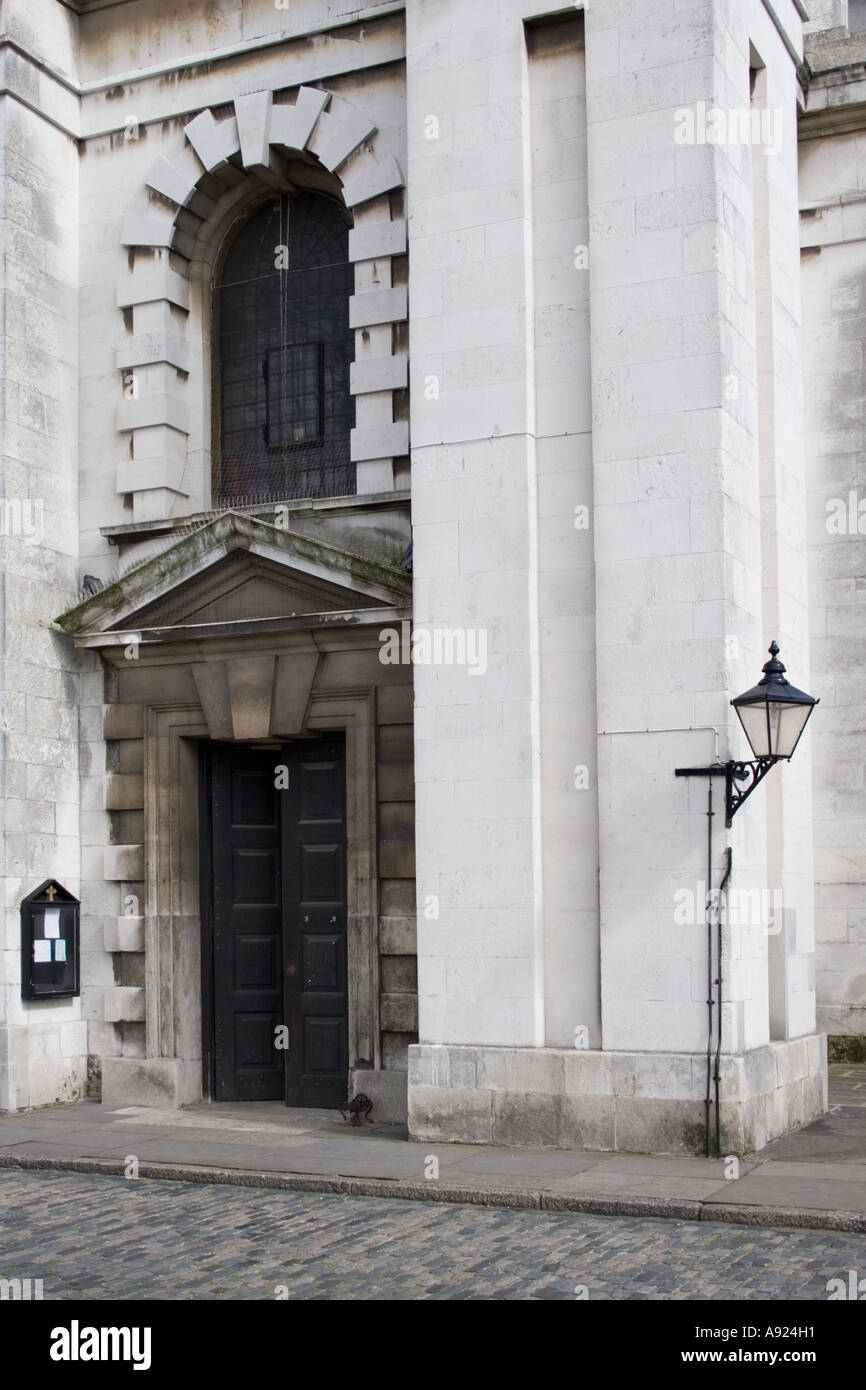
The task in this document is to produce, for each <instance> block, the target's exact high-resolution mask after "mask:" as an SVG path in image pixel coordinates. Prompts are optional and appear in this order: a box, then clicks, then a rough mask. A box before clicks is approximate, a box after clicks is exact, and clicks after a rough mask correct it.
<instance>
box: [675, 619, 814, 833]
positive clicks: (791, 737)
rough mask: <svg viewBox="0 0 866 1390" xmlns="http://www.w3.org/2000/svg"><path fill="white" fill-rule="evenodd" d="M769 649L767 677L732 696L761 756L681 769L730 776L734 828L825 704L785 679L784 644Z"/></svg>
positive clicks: (728, 815)
mask: <svg viewBox="0 0 866 1390" xmlns="http://www.w3.org/2000/svg"><path fill="white" fill-rule="evenodd" d="M769 651H770V660H769V661H768V662H766V663H765V665H764V667H763V672H764V675H763V679H762V680H760V681H758V684H757V685H755V686H752V689H751V690H747V691H746V692H745V694H744V695H738V696H737V698H736V699H735V700H732V701H731V704H732V705H733V707H734V709H735V710H736V711H737V716H738V718H739V721H740V723H741V724H742V726H743V732H744V733H745V735H746V738H747V739H748V740H749V744H750V746H751V749H752V752H753V753H754V755H755V759H754V761H753V762H743V761H740V760H737V759H732V760H731V761H730V762H727V763H713V764H712V765H711V766H710V767H678V768H677V769H676V775H677V777H721V776H724V778H725V825H726V826H728V828H730V825H731V822H732V821H733V819H734V816H735V815H736V813H737V811H738V810H739V809H740V807H741V806H742V804H743V802H744V801H745V800H746V797H747V796H750V795H751V793H752V792H753V791H754V790H755V787H756V786H757V785H758V783H759V782H760V781H762V780H763V778H764V777H766V775H767V773H768V772H769V771H770V768H771V767H774V766H775V764H776V763H779V762H782V760H783V759H787V760H788V761H790V759H791V757H792V756H793V753H794V749H795V748H796V747H797V744H798V743H799V742H800V737H801V735H802V733H803V730H804V729H805V727H806V724H807V723H808V720H809V716H810V715H811V713H812V710H813V709H814V708H815V706H816V705H817V704H818V703H819V701H818V700H816V699H814V698H813V696H811V695H806V694H805V692H804V691H802V690H798V689H797V688H796V686H793V685H791V684H790V683H789V681H787V680H786V679H785V667H784V666H783V665H782V663H781V661H779V660H778V655H779V648H778V645H777V644H776V643H775V642H771V643H770V648H769ZM738 783H739V784H740V785H738Z"/></svg>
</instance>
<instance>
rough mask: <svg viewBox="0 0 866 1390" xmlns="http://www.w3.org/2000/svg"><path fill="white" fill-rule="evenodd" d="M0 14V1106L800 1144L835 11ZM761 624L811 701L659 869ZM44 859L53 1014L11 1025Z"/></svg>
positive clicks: (830, 956)
mask: <svg viewBox="0 0 866 1390" xmlns="http://www.w3.org/2000/svg"><path fill="white" fill-rule="evenodd" d="M2 16H3V22H2V26H0V32H2V35H3V37H2V40H0V47H2V51H3V70H4V82H3V86H2V92H0V102H2V113H3V136H2V141H3V150H4V162H3V165H2V173H0V180H2V217H3V224H2V237H3V252H4V259H3V282H2V286H0V290H2V296H3V317H2V330H0V339H2V374H3V382H4V396H3V403H2V411H3V431H2V441H0V447H2V470H3V471H2V478H3V490H2V503H3V517H2V521H3V525H2V533H0V549H2V583H3V589H2V596H3V597H2V647H0V689H2V701H3V703H2V723H0V742H2V748H3V762H2V768H3V781H2V787H0V817H2V830H3V846H2V853H3V868H2V874H3V882H4V893H5V901H4V937H3V949H2V953H0V1109H7V1110H16V1109H20V1108H27V1107H31V1106H41V1105H49V1104H52V1103H54V1102H57V1101H75V1100H80V1099H83V1098H85V1097H89V1098H91V1099H101V1100H102V1101H103V1103H105V1104H108V1105H111V1106H162V1107H165V1106H177V1105H183V1104H188V1103H192V1102H195V1101H199V1100H201V1099H212V1100H222V1101H252V1100H274V1101H278V1102H279V1101H283V1102H287V1103H289V1104H293V1105H311V1106H329V1107H334V1106H336V1105H339V1104H340V1103H341V1102H345V1100H346V1098H347V1096H348V1095H351V1094H354V1093H356V1092H358V1091H363V1092H364V1093H365V1094H367V1095H368V1096H369V1097H370V1098H371V1099H372V1101H373V1104H374V1118H376V1119H380V1120H395V1121H402V1120H408V1124H409V1130H410V1134H411V1135H412V1136H413V1137H415V1138H417V1139H420V1140H424V1141H430V1142H433V1141H436V1140H463V1141H468V1142H477V1143H484V1142H499V1143H508V1144H510V1143H514V1144H550V1145H569V1146H585V1147H590V1148H602V1149H638V1150H650V1151H651V1150H658V1151H666V1152H694V1151H702V1146H703V1144H704V1136H705V1130H706V1132H708V1131H709V1127H710V1121H711V1117H712V1116H713V1107H714V1105H715V1106H716V1107H717V1113H716V1115H715V1119H716V1121H717V1123H718V1128H719V1134H720V1142H721V1143H722V1144H723V1145H724V1146H725V1147H724V1148H723V1150H722V1151H723V1152H734V1151H736V1152H742V1151H745V1150H747V1149H749V1148H753V1147H756V1146H758V1145H761V1144H763V1143H765V1142H766V1141H767V1140H769V1139H770V1138H772V1137H774V1136H776V1135H778V1134H781V1133H784V1132H785V1131H786V1130H788V1129H790V1128H792V1127H794V1126H796V1125H799V1124H802V1123H804V1122H805V1121H807V1120H809V1119H811V1118H813V1117H814V1116H816V1115H818V1114H820V1113H822V1111H823V1110H824V1109H825V1108H826V1057H827V1041H826V1038H827V1035H829V1036H830V1038H831V1046H832V1047H833V1048H835V1050H836V1052H835V1055H839V1056H845V1055H847V1056H851V1057H854V1056H856V1055H858V1049H862V1048H863V1047H866V889H864V868H866V860H864V853H866V852H864V844H866V834H864V831H866V801H864V782H863V774H864V765H866V727H864V715H863V708H864V695H866V676H864V657H866V633H864V624H863V603H864V595H866V581H864V578H863V575H864V572H866V571H864V567H866V539H864V537H866V479H864V469H863V461H864V457H866V450H864V444H863V435H862V431H863V422H864V406H866V385H864V377H863V343H864V340H866V310H864V304H866V241H864V237H866V232H864V229H863V227H864V225H866V224H863V225H861V223H862V217H861V209H862V208H863V206H866V204H864V201H863V199H864V195H863V193H862V185H863V183H864V182H866V169H864V165H863V153H862V139H861V138H860V137H861V131H862V129H863V126H864V123H866V117H864V113H866V98H864V79H863V74H864V71H866V33H863V32H861V25H860V14H859V10H858V9H857V7H856V6H855V5H854V3H853V0H852V3H851V5H850V14H849V6H848V5H847V4H846V0H820V3H813V4H812V6H811V8H809V9H808V13H807V8H806V7H804V5H803V4H801V3H800V0H782V3H781V4H779V5H776V6H774V7H771V6H770V5H768V4H764V3H761V0H724V3H723V0H702V3H698V4H695V5H693V6H690V7H688V8H681V7H678V6H677V5H675V4H674V2H673V0H661V3H653V4H652V5H650V4H640V3H638V4H635V3H634V0H587V5H586V8H585V11H584V10H583V9H581V8H578V7H575V6H562V7H557V6H555V5H553V6H551V3H550V0H479V3H477V4H475V5H467V4H463V3H458V2H457V0H441V2H440V0H437V3H433V2H432V0H371V3H368V4H360V5H359V4H358V3H356V0H338V2H337V3H335V4H329V5H327V6H326V5H323V4H321V3H319V0H296V2H295V0H293V3H292V4H291V5H289V4H280V3H278V2H277V3H272V0H216V3H207V4H205V3H204V2H203V0H201V3H199V0H195V2H194V3H190V4H189V5H186V6H184V7H180V8H179V7H177V6H171V5H169V4H167V3H165V0H121V3H110V4H109V3H103V0H69V3H62V2H61V0H2ZM863 21H864V22H863V25H862V30H863V31H866V15H864V16H863ZM858 489H859V492H858ZM771 639H775V640H777V641H778V643H779V645H780V647H781V655H782V659H783V661H784V662H785V663H786V665H787V667H788V672H789V675H790V678H791V680H792V682H793V683H794V684H795V685H797V686H800V687H802V688H804V689H806V690H809V691H811V692H812V693H813V694H814V695H816V696H818V697H820V701H821V703H820V706H819V707H818V710H817V712H816V713H815V715H814V717H813V718H812V719H811V720H810V723H809V727H808V730H807V732H806V733H805V735H804V737H803V739H802V740H801V743H800V745H799V746H798V748H797V752H796V756H795V757H794V758H793V760H792V761H791V762H790V763H785V764H783V765H782V766H781V767H780V768H776V769H775V770H774V771H773V772H772V774H771V775H770V776H769V777H768V778H767V780H766V781H765V782H763V783H762V785H761V787H760V789H759V790H757V791H756V794H755V796H754V797H752V798H751V799H750V800H749V802H748V806H747V807H743V808H742V810H741V811H740V813H739V814H738V816H737V818H736V820H733V821H732V824H731V826H730V827H729V828H725V825H724V814H723V811H724V806H723V804H720V799H719V798H720V796H722V793H721V789H720V787H719V786H718V785H717V786H716V787H715V788H714V792H715V796H716V803H715V812H714V815H713V817H712V819H711V820H710V822H709V823H710V825H711V826H712V827H713V830H712V839H711V843H710V846H709V858H708V850H707V825H708V818H707V812H708V809H709V807H708V802H707V798H708V790H709V788H710V786H711V784H712V781H713V780H714V779H712V778H708V777H707V778H694V779H678V778H676V777H675V776H674V771H675V769H676V768H678V767H683V766H691V767H696V766H699V765H700V766H706V765H708V764H711V763H715V762H717V761H721V762H725V761H727V760H728V759H739V758H746V757H748V756H749V753H748V750H747V748H746V746H745V740H744V737H743V732H742V730H741V729H740V727H739V725H738V723H737V720H736V718H735V716H734V712H733V711H732V709H731V707H730V701H731V699H732V698H733V697H734V696H735V695H736V694H737V693H738V692H740V691H742V690H744V689H746V688H747V687H750V686H752V685H754V683H755V681H756V680H757V679H758V673H759V671H760V669H761V666H762V665H763V663H764V662H765V661H766V659H767V658H766V648H767V647H768V645H769V643H770V641H771ZM722 801H723V796H722ZM728 850H729V851H730V853H729V854H728V853H727V851H728ZM726 869H727V870H729V873H728V876H727V879H726V881H725V883H724V892H722V891H721V888H722V880H723V878H724V876H725V873H726ZM49 880H50V881H55V882H56V883H58V884H59V885H61V886H62V888H63V889H65V890H67V892H68V893H71V894H73V895H74V896H75V897H76V898H77V899H79V900H80V992H79V993H77V994H75V995H60V996H58V997H55V998H47V997H46V998H39V999H28V998H24V997H22V979H23V978H24V977H25V976H26V975H27V974H28V972H29V970H30V967H31V962H30V961H29V960H24V959H22V948H21V904H22V900H23V899H24V898H25V897H26V896H28V895H30V894H32V893H33V891H34V890H36V889H39V887H40V885H42V884H44V883H46V882H48V881H49ZM708 888H709V890H710V892H709V899H710V906H709V910H708V908H707V899H708ZM708 916H709V925H708V922H707V917H708ZM46 930H47V929H46ZM708 941H709V951H710V957H709V959H708ZM719 943H721V958H719ZM45 958H46V959H47V957H45ZM708 993H709V995H710V996H711V1001H712V1006H711V1007H710V1008H708ZM719 1025H721V1026H720V1027H719ZM708 1031H709V1038H708ZM713 1054H715V1057H716V1059H717V1060H714V1057H713ZM711 1073H713V1078H712V1079H713V1082H714V1084H715V1083H716V1082H717V1089H716V1092H715V1096H714V1095H713V1094H712V1089H713V1088H712V1087H711V1086H710V1075H711Z"/></svg>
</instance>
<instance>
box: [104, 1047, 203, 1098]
mask: <svg viewBox="0 0 866 1390" xmlns="http://www.w3.org/2000/svg"><path fill="white" fill-rule="evenodd" d="M197 1100H201V1062H183V1061H181V1060H180V1059H179V1058H177V1057H103V1059H102V1104H103V1105H104V1106H106V1107H107V1109H109V1110H122V1109H124V1108H125V1107H126V1106H127V1105H153V1106H156V1107H157V1108H163V1109H170V1108H172V1107H174V1106H177V1105H192V1104H193V1102H194V1101H197Z"/></svg>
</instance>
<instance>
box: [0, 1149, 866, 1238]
mask: <svg viewBox="0 0 866 1390" xmlns="http://www.w3.org/2000/svg"><path fill="white" fill-rule="evenodd" d="M3 1168H18V1169H29V1170H36V1171H38V1170H47V1171H52V1172H71V1173H92V1174H97V1175H101V1176H105V1177H120V1176H122V1175H123V1165H122V1163H120V1162H111V1161H107V1160H104V1159H98V1158H54V1157H50V1158H49V1157H37V1156H33V1155H24V1154H22V1155H20V1156H19V1157H15V1156H13V1155H11V1154H0V1169H3ZM142 1179H148V1180H151V1181H161V1182H191V1183H200V1184H218V1185H225V1186H237V1187H260V1188H277V1189H280V1190H282V1191H290V1192H329V1193H337V1194H342V1195H344V1196H348V1197H390V1198H398V1199H402V1200H409V1201H427V1202H454V1203H460V1204H467V1205H473V1206H496V1207H511V1208H524V1209H530V1210H542V1211H545V1210H546V1211H573V1212H576V1213H577V1212H585V1213H587V1214H593V1215H606V1216H638V1217H661V1218H666V1219H668V1220H672V1219H673V1220H680V1221H724V1222H731V1223H735V1224H741V1225H747V1226H770V1227H784V1228H788V1229H790V1228H803V1229H809V1230H831V1231H852V1232H861V1231H862V1232H864V1233H866V1212H851V1211H837V1210H831V1209H820V1208H800V1207H783V1206H769V1205H765V1204H760V1203H755V1204H747V1203H738V1204H735V1203H730V1204H725V1203H715V1202H712V1201H710V1200H708V1199H704V1200H701V1199H699V1198H691V1199H689V1198H672V1197H662V1196H652V1197H640V1196H627V1195H624V1194H620V1195H610V1196H601V1195H591V1196H590V1195H584V1194H579V1193H563V1192H551V1191H545V1190H543V1189H538V1188H531V1187H508V1186H507V1185H505V1184H503V1185H502V1186H500V1187H472V1186H466V1187H457V1186H456V1185H449V1184H443V1183H441V1182H437V1183H433V1182H429V1183H425V1184H420V1183H409V1182H406V1181H400V1180H396V1181H395V1180H393V1179H388V1178H348V1177H339V1176H319V1175H315V1176H306V1175H305V1176H301V1175H299V1174H295V1173H265V1172H259V1171H255V1170H252V1169H250V1170H243V1169H221V1168H206V1167H201V1166H193V1165H187V1164H171V1163H142V1164H141V1165H140V1167H139V1178H138V1180H139V1181H141V1180H142Z"/></svg>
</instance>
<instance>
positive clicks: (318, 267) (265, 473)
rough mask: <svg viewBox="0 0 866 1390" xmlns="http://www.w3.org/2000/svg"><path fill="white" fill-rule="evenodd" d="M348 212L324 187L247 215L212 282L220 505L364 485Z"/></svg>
mask: <svg viewBox="0 0 866 1390" xmlns="http://www.w3.org/2000/svg"><path fill="white" fill-rule="evenodd" d="M348 255H349V226H348V220H347V215H346V213H345V212H344V211H343V209H341V208H340V207H339V206H338V205H337V204H336V203H333V202H332V201H331V200H330V199H328V198H324V197H321V196H319V195H317V194H314V193H300V194H297V195H296V196H294V197H290V198H288V197H281V198H274V199H273V201H271V202H270V203H268V204H267V205H266V206H265V207H263V208H261V209H260V210H259V211H258V212H257V213H256V214H255V215H254V216H253V217H251V218H250V219H249V221H248V222H245V223H244V225H243V227H242V228H241V230H240V231H239V232H238V234H237V235H236V237H235V239H234V241H233V242H232V245H231V247H230V249H229V251H228V254H227V255H226V257H225V260H224V262H223V265H222V270H221V272H220V274H219V276H218V279H217V282H216V284H215V286H214V297H215V303H214V309H215V315H216V324H217V331H216V342H217V347H218V353H219V360H218V372H217V374H216V381H217V386H218V391H219V401H218V421H219V450H218V461H217V464H216V468H215V477H214V501H215V503H216V504H217V505H222V506H232V505H238V504H241V503H247V504H253V503H256V502H270V501H279V500H281V499H286V500H287V499H290V498H295V497H339V496H345V495H348V494H350V493H354V491H355V470H354V468H353V467H352V465H351V463H350V460H349V431H350V430H351V429H352V426H353V425H354V423H355V405H354V400H353V399H352V397H351V396H350V394H349V365H350V363H351V361H352V358H353V355H354V335H353V333H352V330H351V329H350V328H349V296H350V295H351V293H352V267H351V265H350V264H349V259H348Z"/></svg>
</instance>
